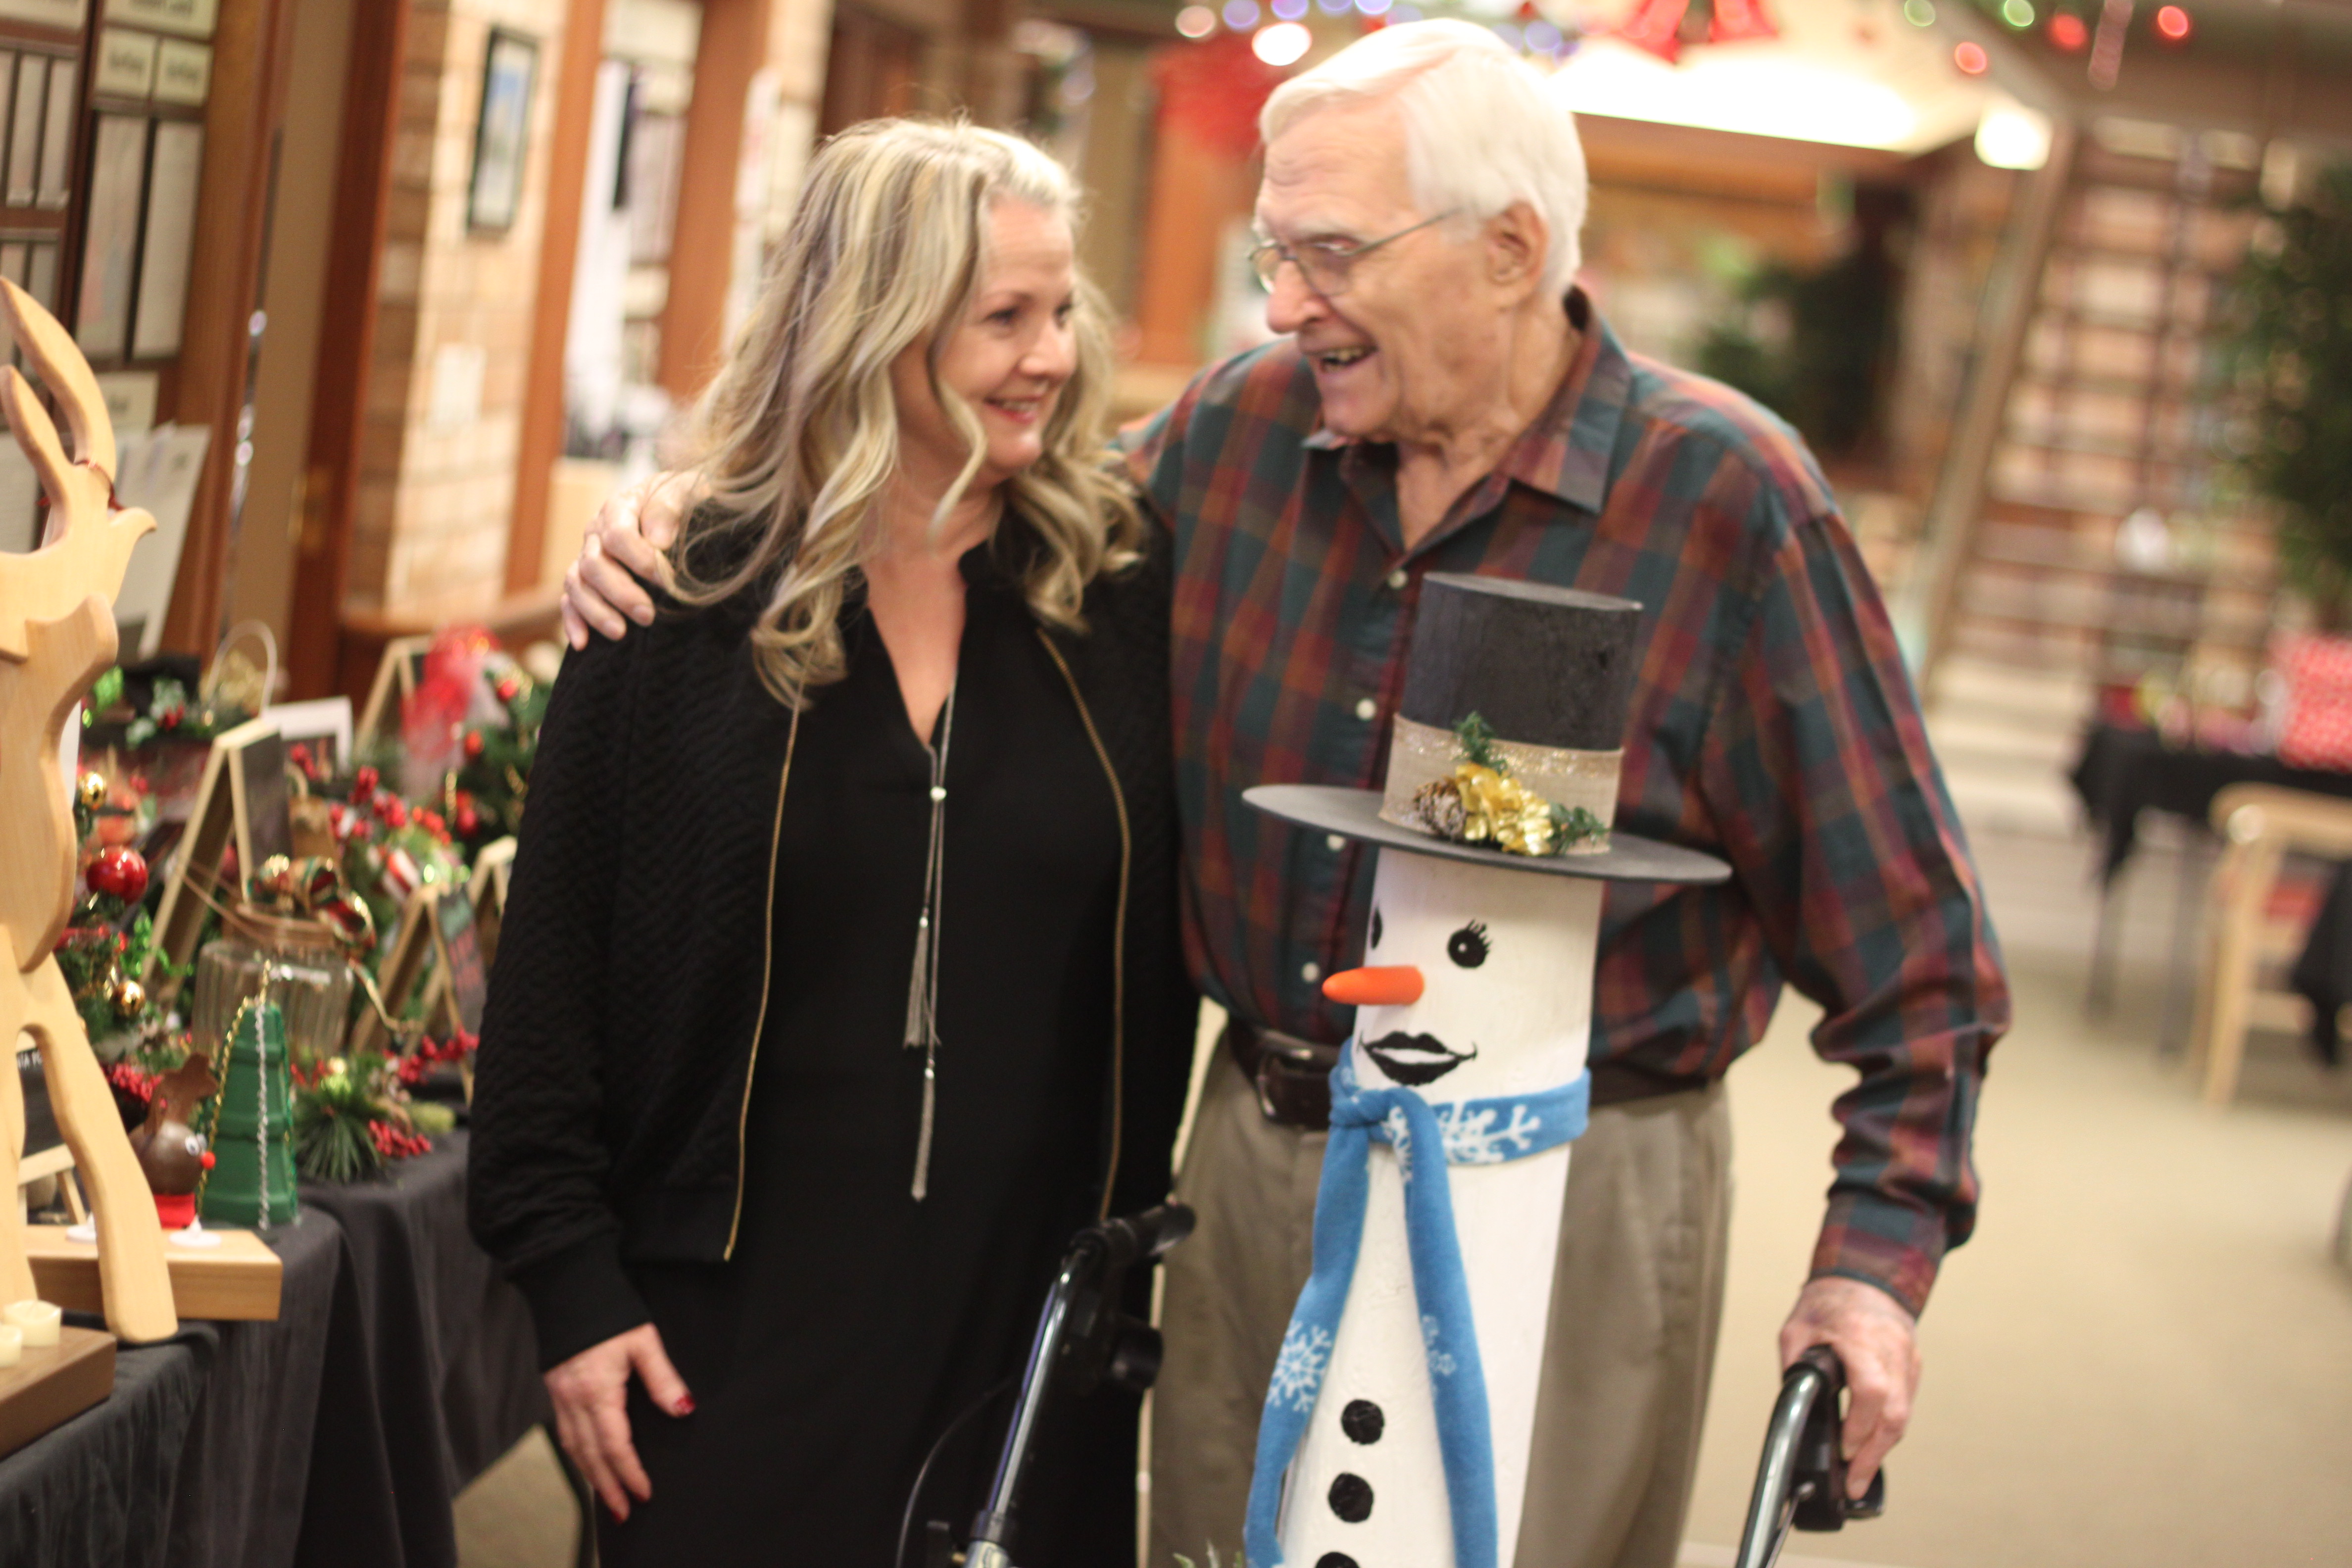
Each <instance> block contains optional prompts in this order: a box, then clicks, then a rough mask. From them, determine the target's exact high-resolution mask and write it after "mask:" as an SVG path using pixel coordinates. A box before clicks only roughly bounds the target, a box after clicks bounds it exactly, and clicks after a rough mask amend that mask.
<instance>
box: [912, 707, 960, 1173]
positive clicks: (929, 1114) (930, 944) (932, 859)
mask: <svg viewBox="0 0 2352 1568" xmlns="http://www.w3.org/2000/svg"><path fill="white" fill-rule="evenodd" d="M954 740H955V687H954V686H952V685H950V686H949V688H948V700H947V705H946V707H945V708H943V709H941V710H940V743H939V744H938V745H937V746H930V745H926V746H925V747H924V748H923V750H924V751H925V752H928V753H929V756H930V759H931V843H930V853H929V857H928V858H927V861H926V864H925V867H924V870H923V909H922V913H921V914H920V915H919V916H918V917H917V918H916V921H915V967H914V973H913V974H912V975H911V976H909V977H908V982H907V1037H906V1041H905V1044H906V1047H907V1048H908V1050H916V1049H920V1050H921V1051H922V1053H923V1121H922V1129H921V1131H919V1132H918V1133H917V1134H916V1136H915V1181H914V1185H913V1187H912V1189H911V1190H912V1192H913V1193H914V1196H915V1201H916V1202H917V1203H921V1202H922V1201H923V1197H924V1194H927V1193H929V1191H930V1184H931V1122H932V1118H933V1112H934V1110H935V1108H936V1105H937V1102H938V1099H939V1067H940V879H941V875H942V868H943V865H944V861H945V848H946V843H947V809H948V747H949V746H950V744H951V743H952V742H954Z"/></svg>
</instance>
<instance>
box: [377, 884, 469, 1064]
mask: <svg viewBox="0 0 2352 1568" xmlns="http://www.w3.org/2000/svg"><path fill="white" fill-rule="evenodd" d="M443 891H444V889H443V888H442V887H441V885H440V884H438V883H435V882H427V883H425V885H424V886H423V887H421V888H419V889H416V890H415V892H413V893H411V894H409V895H408V900H407V901H406V902H405V903H404V904H402V905H401V908H400V923H399V925H398V926H397V927H396V928H395V929H394V931H393V933H392V947H391V950H390V951H389V952H386V953H385V954H384V956H383V963H382V964H381V965H380V966H379V967H378V968H377V970H376V974H375V983H376V993H377V994H378V995H380V996H382V997H383V1013H384V1016H388V1017H391V1018H393V1019H394V1020H398V1019H400V1018H401V1017H402V1016H403V1015H404V1014H405V1013H406V1012H407V1011H408V1004H409V1000H410V998H412V997H413V996H415V994H416V987H417V985H418V984H420V983H424V982H425V981H426V979H427V976H428V973H430V971H431V968H432V961H433V959H434V957H435V956H436V948H437V947H438V943H439V939H438V938H437V937H436V934H435V932H436V923H437V922H436V915H437V911H438V910H439V908H440V904H441V898H442V894H443ZM458 897H459V898H460V899H463V898H464V894H462V893H460V894H459V895H458ZM393 1043H394V1041H393V1037H392V1034H391V1032H390V1031H389V1030H387V1029H386V1028H385V1027H384V1026H383V1017H379V1016H377V1014H376V1010H375V1008H374V1007H373V1006H368V1007H362V1008H361V1009H360V1014H359V1017H358V1019H357V1020H356V1021H355V1022H354V1023H353V1024H352V1039H351V1048H352V1051H354V1052H362V1051H375V1050H385V1049H388V1048H390V1047H391V1046H392V1045H393Z"/></svg>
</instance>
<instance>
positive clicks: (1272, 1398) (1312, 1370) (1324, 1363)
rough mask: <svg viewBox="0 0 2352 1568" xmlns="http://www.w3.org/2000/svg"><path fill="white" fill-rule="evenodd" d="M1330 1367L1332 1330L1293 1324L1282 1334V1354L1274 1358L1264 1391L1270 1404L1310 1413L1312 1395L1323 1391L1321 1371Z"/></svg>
mask: <svg viewBox="0 0 2352 1568" xmlns="http://www.w3.org/2000/svg"><path fill="white" fill-rule="evenodd" d="M1330 1366H1331V1331H1330V1330H1328V1329H1325V1328H1320V1327H1315V1328H1310V1327H1307V1326H1306V1325H1304V1324H1299V1323H1293V1324H1291V1325H1290V1331H1289V1332H1288V1333H1286V1334H1285V1335H1284V1336H1283V1337H1282V1351H1281V1353H1280V1354H1278V1355H1276V1357H1275V1358H1274V1382H1273V1384H1272V1386H1271V1387H1269V1388H1268V1389H1267V1391H1266V1399H1267V1401H1268V1402H1269V1403H1273V1404H1285V1405H1289V1406H1290V1407H1291V1408H1292V1409H1294V1410H1297V1411H1298V1412H1299V1413H1301V1414H1302V1415H1306V1414H1312V1413H1313V1411H1314V1409H1315V1396H1316V1395H1317V1394H1320V1393H1321V1392H1322V1391H1323V1374H1324V1373H1326V1372H1328V1371H1329V1370H1330Z"/></svg>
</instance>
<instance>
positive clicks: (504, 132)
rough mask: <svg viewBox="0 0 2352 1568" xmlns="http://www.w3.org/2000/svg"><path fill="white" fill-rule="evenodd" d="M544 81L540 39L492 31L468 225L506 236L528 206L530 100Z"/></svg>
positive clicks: (485, 62)
mask: <svg viewBox="0 0 2352 1568" xmlns="http://www.w3.org/2000/svg"><path fill="white" fill-rule="evenodd" d="M538 77H539V40H538V39H536V38H533V37H530V36H529V35H527V34H523V33H517V32H513V31H510V30H509V29H508V28H505V27H493V28H491V29H490V42H489V48H488V51H487V53H486V55H485V57H484V58H483V61H482V110H481V116H480V118H479V119H478V121H476V122H475V126H474V177H473V183H472V184H471V185H470V186H469V187H468V188H467V195H466V226H467V227H468V228H471V229H474V230H476V231H477V232H479V233H486V234H503V233H505V232H506V231H507V230H508V229H509V228H510V227H512V226H514V220H515V214H516V213H517V212H518V211H519V210H520V208H521V206H522V176H523V166H524V163H525V162H526V160H527V158H528V156H529V153H530V100H531V92H532V89H533V88H534V87H535V86H536V85H537V81H538Z"/></svg>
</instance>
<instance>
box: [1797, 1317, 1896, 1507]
mask: <svg viewBox="0 0 2352 1568" xmlns="http://www.w3.org/2000/svg"><path fill="white" fill-rule="evenodd" d="M1814 1345H1827V1346H1829V1347H1830V1348H1831V1349H1832V1350H1834V1351H1835V1352H1837V1356H1838V1360H1839V1361H1841V1362H1843V1363H1845V1385H1846V1389H1847V1391H1848V1394H1849V1396H1850V1397H1849V1398H1848V1400H1847V1403H1846V1412H1845V1427H1844V1430H1843V1434H1842V1435H1841V1441H1840V1444H1839V1447H1841V1448H1842V1449H1843V1452H1844V1455H1845V1463H1846V1472H1845V1489H1846V1495H1847V1496H1848V1497H1851V1498H1855V1499H1859V1498H1860V1497H1861V1496H1862V1494H1863V1493H1864V1492H1865V1491H1868V1490H1869V1489H1870V1479H1871V1477H1873V1476H1874V1475H1876V1474H1877V1473H1878V1467H1879V1466H1880V1465H1881V1464H1882V1463H1884V1462H1885V1458H1886V1455H1887V1452H1888V1450H1890V1449H1892V1448H1893V1447H1895V1444H1897V1443H1899V1442H1901V1441H1902V1440H1903V1431H1904V1428H1905V1427H1906V1426H1909V1425H1910V1424H1911V1405H1912V1401H1913V1400H1914V1399H1915V1398H1916V1396H1917V1394H1918V1392H1919V1331H1918V1321H1917V1320H1916V1319H1915V1318H1913V1317H1912V1316H1911V1314H1910V1313H1909V1312H1908V1311H1906V1310H1904V1307H1903V1304H1902V1303H1901V1302H1900V1301H1897V1300H1895V1298H1894V1297H1892V1296H1890V1295H1888V1294H1887V1293H1886V1292H1885V1291H1884V1290H1881V1289H1878V1287H1876V1286H1875V1285H1865V1284H1864V1283H1863V1282H1862V1281H1861V1280H1859V1279H1840V1278H1837V1277H1835V1276H1829V1277H1824V1278H1822V1279H1814V1280H1811V1281H1810V1282H1809V1283H1807V1285H1806V1286H1805V1288H1804V1289H1803V1291H1801V1293H1800V1294H1799V1295H1798V1297H1797V1308H1796V1310H1794V1311H1792V1312H1790V1314H1789V1321H1787V1322H1786V1323H1783V1324H1782V1325H1781V1326H1780V1370H1781V1371H1783V1372H1786V1371H1787V1370H1788V1369H1789V1368H1790V1366H1792V1365H1794V1364H1795V1363H1796V1360H1797V1358H1798V1357H1799V1356H1801V1355H1802V1354H1804V1353H1805V1352H1806V1351H1807V1350H1809V1349H1811V1347H1812V1346H1814Z"/></svg>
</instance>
